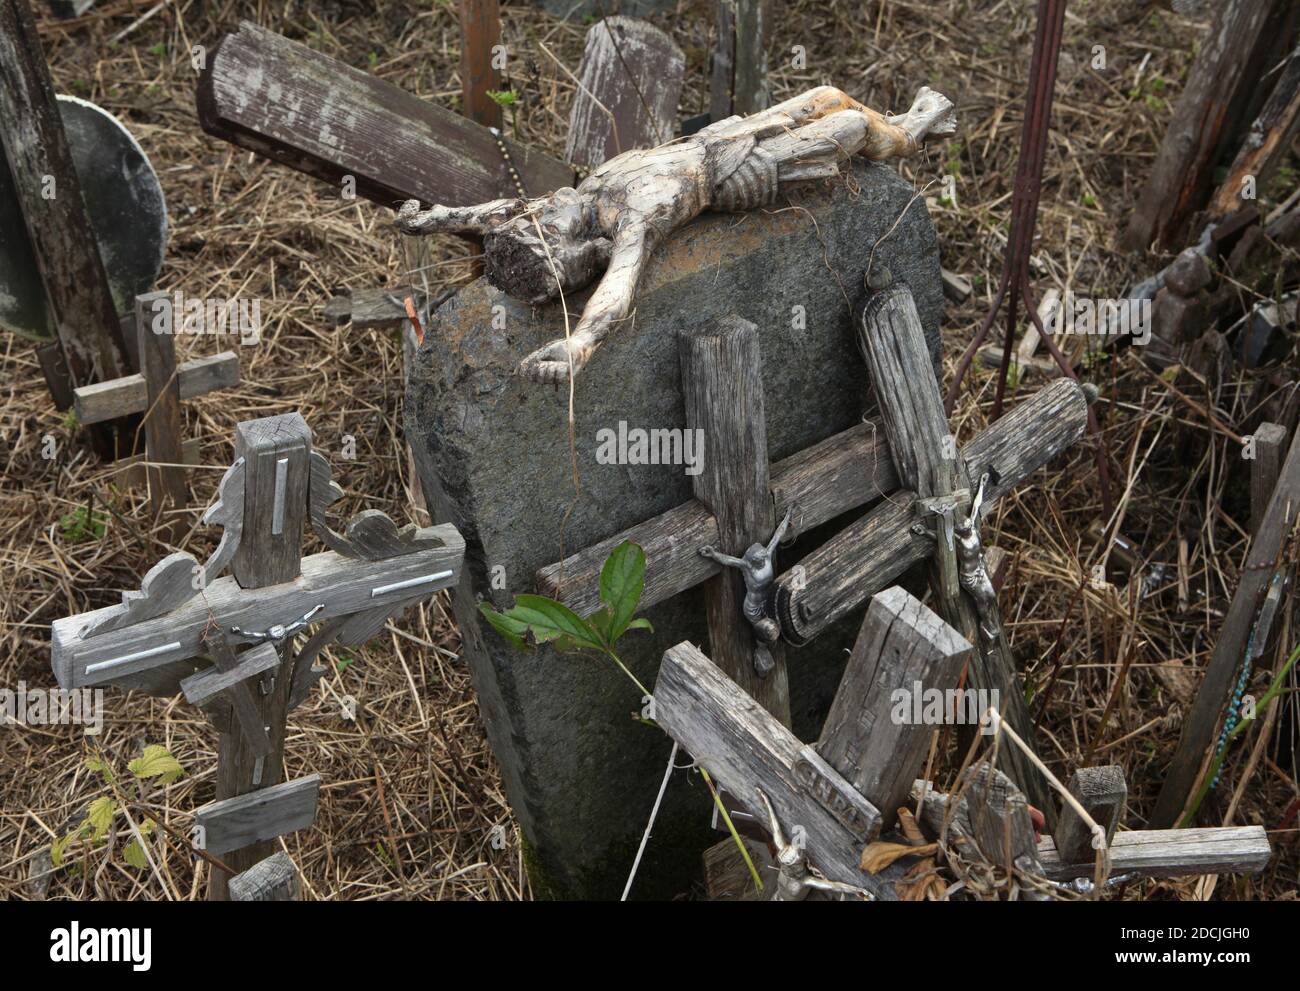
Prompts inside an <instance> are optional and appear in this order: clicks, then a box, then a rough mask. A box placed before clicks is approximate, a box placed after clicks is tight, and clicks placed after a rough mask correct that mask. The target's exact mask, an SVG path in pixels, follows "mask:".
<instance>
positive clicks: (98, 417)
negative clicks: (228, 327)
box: [72, 351, 239, 424]
mask: <svg viewBox="0 0 1300 991" xmlns="http://www.w3.org/2000/svg"><path fill="white" fill-rule="evenodd" d="M176 377H177V380H178V385H179V394H180V398H181V400H182V401H184V400H186V399H193V398H195V397H196V396H204V395H207V394H208V393H209V392H215V391H217V390H218V389H228V388H230V387H232V386H236V385H238V384H239V356H238V355H237V354H235V352H233V351H222V352H221V353H220V354H212V355H205V356H204V357H202V358H191V359H190V360H189V361H183V362H181V363H180V365H179V366H177V375H176ZM72 397H73V398H72V408H73V410H74V411H75V412H76V414H77V422H78V423H83V424H88V423H102V422H104V421H105V420H116V419H117V418H118V417H120V416H128V415H130V414H131V413H143V412H144V411H145V410H146V409H148V408H149V389H148V386H146V385H145V381H144V376H143V375H140V374H135V375H123V376H122V377H121V378H115V379H111V380H110V381H108V382H96V383H94V384H93V385H83V386H80V387H79V388H77V389H74V390H73V393H72Z"/></svg>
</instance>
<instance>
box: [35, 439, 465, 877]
mask: <svg viewBox="0 0 1300 991" xmlns="http://www.w3.org/2000/svg"><path fill="white" fill-rule="evenodd" d="M235 456H236V457H235V462H234V464H233V465H232V466H231V467H230V469H229V470H228V471H227V472H226V474H225V476H224V477H223V478H222V480H221V484H220V487H219V489H218V495H217V500H216V502H215V503H214V504H213V505H212V506H211V507H210V508H209V509H208V511H207V513H206V514H205V515H204V522H205V523H216V524H219V525H220V526H221V527H222V528H223V529H222V536H221V542H220V543H219V544H218V546H217V548H216V550H215V551H213V553H212V555H211V557H209V558H208V560H207V561H206V562H205V563H204V564H203V565H201V566H200V564H199V562H198V561H197V560H196V559H195V558H194V557H192V556H191V555H189V554H187V553H184V552H178V553H175V554H171V555H169V556H167V557H165V558H164V559H163V560H162V561H160V562H159V563H158V564H156V565H155V566H154V567H153V568H152V569H150V571H149V572H148V573H147V574H146V575H145V577H144V580H143V582H142V584H141V588H140V591H138V592H126V593H124V594H123V596H122V603H121V604H120V605H117V606H109V607H107V608H104V609H97V610H94V611H92V612H87V613H81V614H79V615H76V616H69V617H66V618H64V619H60V620H56V621H55V623H54V624H53V627H52V630H51V641H52V649H51V657H52V665H53V668H54V673H55V676H56V677H57V678H58V681H59V684H60V685H61V686H62V687H64V688H65V689H72V688H81V687H87V686H93V685H106V684H112V685H119V686H122V687H127V688H142V689H145V690H147V691H150V692H152V693H153V694H163V695H166V694H175V693H176V692H177V691H182V692H184V694H185V696H186V698H187V699H189V700H190V701H191V702H194V703H195V704H197V705H201V706H205V707H206V708H207V710H208V712H209V714H210V715H211V716H212V718H213V720H214V722H215V723H216V725H217V727H218V728H219V730H220V731H221V741H220V746H219V748H218V754H219V756H218V764H217V796H216V797H217V802H216V806H217V808H216V809H215V811H214V810H212V809H211V808H209V809H208V813H207V819H208V831H209V832H211V823H212V822H218V823H220V822H222V821H223V820H224V817H225V815H226V814H227V813H230V814H231V815H233V816H235V820H237V821H238V822H240V823H241V824H243V825H241V827H240V830H242V831H238V832H237V833H236V834H235V835H237V836H238V837H241V839H240V840H239V841H238V842H234V844H233V845H227V846H225V849H227V850H229V851H230V852H229V853H228V854H227V855H226V856H224V857H223V860H224V861H225V863H226V864H228V865H230V866H231V867H232V868H233V869H234V870H235V871H236V872H239V871H242V870H245V869H247V868H249V867H251V866H252V865H253V864H254V863H256V862H257V861H259V860H261V859H262V858H263V857H264V856H266V855H267V853H269V847H268V846H267V841H268V840H269V839H271V838H272V837H274V836H276V835H279V833H281V832H284V831H286V830H287V828H300V827H299V826H292V827H285V826H284V824H285V822H300V821H301V818H302V814H303V813H302V807H301V805H300V804H296V803H297V802H298V801H299V799H300V798H301V795H302V794H303V793H302V792H301V791H300V790H299V789H301V788H302V787H304V786H303V785H302V784H301V782H290V783H288V784H287V785H285V786H283V789H282V791H283V792H284V793H281V792H271V793H270V794H269V795H267V794H266V793H265V792H264V791H263V790H268V791H269V789H271V788H272V787H273V786H276V785H279V784H280V775H281V773H282V769H283V755H284V734H285V719H286V716H287V713H288V711H289V709H290V708H292V707H293V706H294V705H297V704H298V703H299V702H301V701H303V700H304V699H305V698H306V697H307V695H308V693H309V692H310V690H311V688H312V686H313V685H314V684H315V682H316V681H317V680H318V679H319V678H320V676H321V675H322V674H324V672H325V669H324V668H322V667H318V666H316V665H315V659H316V656H317V655H318V654H319V653H320V651H321V650H322V649H323V648H324V647H325V646H327V645H328V644H329V643H331V642H333V641H338V642H340V643H343V644H348V645H356V644H360V643H364V642H365V641H366V640H368V639H370V638H371V637H372V636H374V635H375V634H376V633H378V632H379V630H381V629H382V628H383V626H384V623H385V622H386V620H387V619H388V618H389V617H390V616H393V615H395V614H398V613H400V612H401V611H402V610H404V609H405V608H407V607H408V606H410V605H413V604H414V603H416V602H418V601H420V600H422V599H425V598H427V597H428V596H429V595H431V594H433V593H434V592H436V591H437V590H438V589H442V588H448V587H450V586H452V585H455V584H456V582H457V581H458V580H459V577H460V570H461V566H462V563H463V559H464V553H465V543H464V541H463V540H462V539H461V536H460V534H459V533H458V532H457V531H456V529H455V527H452V526H447V525H443V526H432V527H423V528H418V527H415V526H413V525H408V526H405V527H402V528H400V529H399V528H398V527H397V525H396V524H395V523H393V521H392V520H390V519H389V518H388V517H387V516H385V515H384V514H383V513H380V512H377V511H375V510H366V511H364V512H362V513H359V514H358V515H357V516H355V517H354V518H353V519H352V521H351V522H350V523H349V524H348V526H347V527H346V530H345V531H344V532H343V533H339V532H337V531H335V530H334V529H332V528H331V527H330V525H329V523H328V521H327V519H326V510H327V509H328V507H329V506H330V504H331V503H333V502H334V501H335V500H336V499H338V498H339V497H340V496H341V495H342V494H343V493H342V490H341V489H340V488H339V487H338V485H336V484H335V483H334V482H333V481H332V480H331V477H330V467H329V463H328V462H327V461H326V460H325V458H324V456H323V455H321V454H320V453H319V452H318V451H315V450H313V449H312V444H311V431H310V430H309V429H308V427H307V424H306V423H305V422H304V421H303V419H302V417H301V416H299V415H298V414H297V413H290V414H286V415H283V416H273V417H268V418H266V419H261V420H250V421H245V422H243V423H240V424H239V425H238V427H237V428H236V434H235ZM308 521H310V523H311V526H312V529H313V530H314V531H315V533H316V535H317V536H318V537H319V538H320V540H321V541H322V542H323V543H324V544H325V545H326V547H328V548H329V550H327V551H324V552H322V553H319V554H313V555H311V556H310V557H306V558H304V557H302V551H301V544H302V531H303V526H304V524H305V523H307V522H308ZM227 568H229V569H230V571H231V574H230V575H227V576H225V577H221V575H222V572H223V571H225V570H226V569H227ZM311 624H319V625H317V626H316V628H315V630H314V632H312V634H311V635H310V637H309V638H308V639H307V641H306V643H305V644H304V645H303V646H302V648H301V649H300V650H296V649H295V636H296V634H297V633H298V632H299V631H300V630H303V629H305V628H306V627H307V626H309V625H311ZM245 645H251V646H248V649H242V650H241V649H240V648H241V647H245ZM205 657H206V658H208V659H210V660H211V661H212V666H211V667H206V666H205V665H204V663H203V661H202V660H201V658H205ZM200 669H203V670H200ZM290 786H293V787H290ZM250 792H256V793H258V795H259V796H260V797H259V799H258V801H256V802H249V801H247V800H245V798H244V797H245V796H247V795H248V794H249V793H250ZM295 796H297V797H295ZM271 799H274V801H271ZM282 799H283V800H284V801H288V803H289V807H290V812H288V813H286V812H285V811H284V807H283V806H282V805H281V804H279V803H280V801H281V800H282ZM230 803H234V804H233V805H232V804H230ZM311 805H312V808H313V809H314V805H315V801H314V798H313V800H312V802H311ZM250 809H251V810H252V811H251V812H250V811H249V810H250ZM259 810H268V811H259ZM308 821H310V819H309V820H308ZM201 824H202V823H201ZM282 827H283V828H282ZM268 830H272V831H271V832H268ZM274 830H278V832H276V831H274ZM245 840H246V841H247V842H244V841H245ZM241 844H243V845H241ZM223 845H224V844H223ZM226 881H227V877H226V875H225V872H224V871H222V870H220V869H218V870H215V871H214V875H213V884H212V888H211V890H210V892H209V894H210V897H212V898H215V899H224V898H225V897H226Z"/></svg>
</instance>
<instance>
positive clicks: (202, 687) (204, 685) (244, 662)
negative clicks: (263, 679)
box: [181, 643, 280, 708]
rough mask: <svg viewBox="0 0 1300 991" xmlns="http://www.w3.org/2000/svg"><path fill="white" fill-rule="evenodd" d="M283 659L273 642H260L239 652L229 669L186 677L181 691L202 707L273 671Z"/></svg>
mask: <svg viewBox="0 0 1300 991" xmlns="http://www.w3.org/2000/svg"><path fill="white" fill-rule="evenodd" d="M279 663H280V660H279V657H278V656H277V655H276V653H275V648H274V647H273V646H271V645H270V644H269V643H264V644H259V645H258V646H256V647H254V648H252V649H251V650H246V651H244V652H243V653H242V654H239V655H238V657H237V659H236V663H235V665H234V666H233V667H230V668H228V669H226V670H222V669H221V668H219V667H212V668H209V669H208V670H206V671H200V672H199V673H198V674H196V675H191V676H190V677H188V678H186V679H185V680H184V681H182V682H181V692H182V693H183V694H184V695H185V701H186V702H188V703H190V705H196V706H198V707H199V708H202V707H203V706H205V705H209V704H211V703H212V702H213V701H215V700H216V698H217V696H218V695H220V694H221V693H222V692H225V691H228V690H230V689H231V688H233V687H235V686H236V685H238V684H240V683H241V682H245V681H247V680H248V679H249V678H253V677H255V676H257V675H259V674H264V673H265V672H267V671H270V670H271V669H272V668H274V667H275V666H276V665H278V664H279Z"/></svg>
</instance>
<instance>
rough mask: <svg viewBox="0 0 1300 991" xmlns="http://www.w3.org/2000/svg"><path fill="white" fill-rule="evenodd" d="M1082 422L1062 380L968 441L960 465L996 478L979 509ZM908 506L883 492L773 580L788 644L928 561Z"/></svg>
mask: <svg viewBox="0 0 1300 991" xmlns="http://www.w3.org/2000/svg"><path fill="white" fill-rule="evenodd" d="M1087 422H1088V404H1087V400H1086V398H1085V396H1084V392H1083V390H1082V389H1081V388H1080V387H1079V385H1078V384H1077V383H1076V382H1074V381H1072V380H1070V379H1059V380H1057V381H1055V382H1053V383H1051V384H1050V385H1047V386H1044V387H1043V388H1042V389H1040V390H1039V391H1038V392H1036V393H1035V394H1034V395H1033V396H1031V397H1030V398H1029V399H1026V400H1025V401H1024V402H1023V403H1021V404H1020V405H1019V406H1017V407H1016V408H1015V409H1013V410H1011V411H1010V412H1009V413H1007V414H1006V415H1005V416H1003V417H1002V418H1001V419H1000V420H997V421H996V422H994V423H992V424H991V425H990V426H989V427H988V428H987V429H986V430H984V431H983V432H982V433H980V434H979V435H978V436H976V437H974V438H973V439H972V440H971V442H970V443H969V444H967V445H966V446H965V447H964V448H962V452H961V453H962V456H963V457H964V458H965V459H966V463H967V464H969V465H973V466H975V468H976V470H977V471H979V472H981V473H982V472H984V471H987V470H989V469H992V470H994V471H996V472H997V475H998V481H997V482H993V483H991V484H990V485H988V486H987V487H986V488H985V491H984V502H985V504H986V505H991V504H993V503H995V502H996V501H997V500H998V499H1000V498H1002V496H1004V495H1006V494H1007V493H1008V492H1009V491H1011V489H1013V488H1014V487H1015V486H1016V485H1018V484H1019V483H1020V482H1022V481H1024V480H1025V479H1026V478H1028V477H1029V475H1030V474H1031V473H1032V472H1034V471H1036V470H1037V469H1038V468H1040V467H1042V466H1043V465H1045V464H1047V463H1048V462H1049V461H1051V460H1052V458H1054V457H1056V455H1058V454H1060V453H1061V452H1062V451H1064V450H1065V449H1066V448H1068V447H1070V446H1071V445H1072V444H1074V443H1075V442H1077V441H1078V440H1079V438H1080V437H1082V436H1083V432H1084V429H1085V427H1086V426H1087ZM915 501H916V493H914V492H909V491H907V490H898V491H894V492H891V493H890V494H889V496H888V498H886V499H885V500H883V501H882V502H880V503H879V504H877V505H876V506H875V508H873V509H872V510H871V511H870V512H868V513H867V514H866V515H865V516H863V517H862V518H861V519H859V520H857V521H855V522H853V523H850V524H849V525H848V526H847V527H845V528H844V529H843V530H842V531H840V532H839V533H838V534H836V535H835V536H834V537H832V538H830V539H829V540H828V541H827V542H826V543H825V544H823V545H822V546H821V547H819V548H818V549H817V550H815V551H813V552H812V553H811V554H809V555H808V556H807V557H805V558H803V559H802V560H801V561H800V562H799V563H798V564H797V565H795V566H794V568H792V569H790V570H789V571H787V572H786V573H785V574H783V575H781V576H780V577H779V578H778V579H777V613H778V616H779V618H780V621H781V633H782V635H783V636H784V637H785V638H786V640H787V641H788V642H791V643H795V644H803V643H807V642H808V641H809V640H811V639H813V638H814V637H815V636H817V634H819V633H821V632H822V631H823V630H825V629H826V628H827V627H828V626H830V625H831V623H833V622H835V620H837V619H839V618H840V617H842V616H844V615H846V614H847V613H849V612H851V611H852V610H854V609H856V608H857V607H859V606H860V605H862V604H863V603H864V602H866V601H867V599H869V598H870V597H871V596H873V595H875V594H876V593H877V592H879V591H880V590H881V589H882V588H885V587H887V586H888V585H889V584H891V583H892V582H893V581H894V580H895V579H896V578H897V577H898V576H899V575H901V574H902V573H903V572H904V571H906V570H907V569H908V568H910V567H912V565H914V564H917V563H919V562H921V561H925V560H927V559H929V558H930V557H931V556H932V555H933V553H934V540H933V539H932V538H931V537H929V536H925V535H920V534H916V533H913V532H912V531H911V525H912V524H913V523H916V522H920V520H921V517H920V516H919V515H918V514H917V511H916V507H915V505H914V503H915Z"/></svg>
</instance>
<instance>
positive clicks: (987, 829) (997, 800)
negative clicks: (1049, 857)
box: [962, 760, 1042, 874]
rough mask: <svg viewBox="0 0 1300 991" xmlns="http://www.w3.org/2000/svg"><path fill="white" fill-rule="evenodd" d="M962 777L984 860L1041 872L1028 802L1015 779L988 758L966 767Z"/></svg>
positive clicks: (972, 826)
mask: <svg viewBox="0 0 1300 991" xmlns="http://www.w3.org/2000/svg"><path fill="white" fill-rule="evenodd" d="M962 779H963V781H964V782H965V785H966V794H965V796H964V801H965V804H966V809H967V815H968V816H969V817H970V826H971V832H972V835H973V837H974V840H975V843H976V845H977V846H978V847H979V849H980V853H982V854H983V855H984V859H985V860H986V861H987V862H988V863H990V864H993V865H995V866H998V867H1005V868H1008V869H1009V868H1011V867H1015V868H1017V869H1019V870H1022V871H1028V872H1030V873H1034V874H1041V873H1042V865H1041V864H1040V862H1039V858H1038V847H1037V841H1036V840H1035V838H1034V824H1033V820H1032V819H1030V817H1029V803H1028V802H1027V801H1026V800H1025V796H1024V794H1023V793H1022V792H1021V791H1020V789H1019V788H1017V787H1016V785H1015V782H1013V781H1012V780H1011V779H1010V778H1009V777H1007V775H1005V774H1003V773H1002V772H1001V771H999V770H998V769H997V768H995V767H993V765H992V764H990V763H989V762H988V761H986V760H985V761H980V762H979V763H978V764H976V765H975V766H974V767H969V768H967V769H966V772H965V774H963V775H962Z"/></svg>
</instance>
